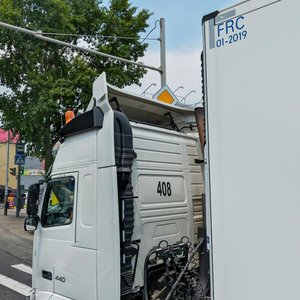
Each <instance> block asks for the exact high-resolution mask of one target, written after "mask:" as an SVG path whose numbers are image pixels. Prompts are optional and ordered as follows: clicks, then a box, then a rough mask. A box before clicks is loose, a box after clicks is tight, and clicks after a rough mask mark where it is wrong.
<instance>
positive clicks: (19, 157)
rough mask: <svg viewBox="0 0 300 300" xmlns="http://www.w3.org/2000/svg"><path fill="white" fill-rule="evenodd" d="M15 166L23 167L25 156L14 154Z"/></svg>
mask: <svg viewBox="0 0 300 300" xmlns="http://www.w3.org/2000/svg"><path fill="white" fill-rule="evenodd" d="M15 165H25V155H24V154H16V155H15Z"/></svg>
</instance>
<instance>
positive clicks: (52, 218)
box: [42, 177, 75, 227]
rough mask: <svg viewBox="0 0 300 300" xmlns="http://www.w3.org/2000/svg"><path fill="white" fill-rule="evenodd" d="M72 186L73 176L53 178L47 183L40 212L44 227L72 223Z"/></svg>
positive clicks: (73, 183)
mask: <svg viewBox="0 0 300 300" xmlns="http://www.w3.org/2000/svg"><path fill="white" fill-rule="evenodd" d="M74 187H75V179H74V178H73V177H67V178H60V179H54V180H52V181H50V182H49V183H48V186H47V191H46V194H45V202H44V206H43V213H42V225H43V226H44V227H47V226H58V225H68V224H71V223H72V220H73V208H74Z"/></svg>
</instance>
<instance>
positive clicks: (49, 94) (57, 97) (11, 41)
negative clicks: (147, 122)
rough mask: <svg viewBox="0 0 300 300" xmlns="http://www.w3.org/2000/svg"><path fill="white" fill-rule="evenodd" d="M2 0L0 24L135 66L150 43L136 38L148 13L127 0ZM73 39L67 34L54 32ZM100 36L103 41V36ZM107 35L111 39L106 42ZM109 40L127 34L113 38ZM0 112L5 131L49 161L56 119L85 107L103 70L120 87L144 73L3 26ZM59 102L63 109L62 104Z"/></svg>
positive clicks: (58, 122)
mask: <svg viewBox="0 0 300 300" xmlns="http://www.w3.org/2000/svg"><path fill="white" fill-rule="evenodd" d="M98 2H99V1H97V0H85V1H84V2H83V1H82V0H22V1H19V0H1V2H0V21H2V22H6V23H9V24H13V25H16V26H19V27H23V28H27V29H30V30H34V31H37V30H41V31H42V32H43V33H57V35H54V36H51V37H54V38H57V39H60V40H63V41H65V42H68V43H73V44H78V43H86V44H88V45H89V46H90V47H94V48H96V49H98V50H99V51H102V52H105V53H108V54H112V55H116V56H120V57H123V58H126V59H129V60H134V61H137V60H138V59H139V58H140V57H142V56H143V55H144V51H145V49H146V47H147V44H141V43H140V42H139V41H138V40H137V38H138V36H139V34H140V33H141V32H144V31H145V29H146V28H147V26H148V25H147V20H148V18H149V16H150V14H149V12H148V11H147V10H140V11H139V12H138V11H137V8H136V7H133V6H131V4H129V2H128V0H112V1H111V2H110V5H109V7H103V6H102V7H101V6H100V3H98ZM59 33H61V34H66V33H68V34H72V35H59ZM103 36H104V37H103ZM109 36H110V37H109ZM111 36H116V37H118V36H127V37H131V38H129V39H116V38H111ZM0 70H1V72H0V85H4V86H6V87H7V88H8V91H6V92H4V93H2V94H0V111H2V112H3V117H2V122H3V124H4V127H5V128H6V129H13V130H14V131H15V132H19V133H20V134H21V137H22V139H23V140H25V141H26V142H27V143H29V144H30V145H31V151H32V154H33V155H36V156H38V157H40V158H41V159H43V158H46V165H47V166H49V164H50V163H51V160H52V156H51V150H52V146H53V145H54V143H55V142H56V141H57V139H58V132H59V129H60V127H61V116H62V114H63V113H64V111H65V109H66V107H67V106H69V105H71V106H73V107H74V108H75V110H79V109H84V108H85V107H86V106H87V104H88V102H89V100H90V98H91V92H92V84H93V81H94V79H95V78H96V77H97V76H98V75H100V74H101V73H102V72H103V71H105V72H106V74H107V78H108V81H109V82H110V83H112V84H114V85H116V86H118V87H124V86H125V85H129V84H133V83H136V84H139V80H140V79H141V78H142V76H143V75H144V74H145V72H146V71H145V69H143V68H141V67H139V66H134V65H129V64H125V63H122V62H119V61H116V60H112V59H108V58H105V57H102V56H93V55H90V54H88V53H78V52H76V51H75V50H73V49H67V48H63V47H60V46H58V45H55V44H50V43H47V42H43V41H40V40H37V39H35V38H34V37H32V36H29V35H26V34H23V33H19V32H16V31H13V30H8V29H3V28H0ZM61 104H62V106H61Z"/></svg>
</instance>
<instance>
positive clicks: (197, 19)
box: [103, 0, 240, 103]
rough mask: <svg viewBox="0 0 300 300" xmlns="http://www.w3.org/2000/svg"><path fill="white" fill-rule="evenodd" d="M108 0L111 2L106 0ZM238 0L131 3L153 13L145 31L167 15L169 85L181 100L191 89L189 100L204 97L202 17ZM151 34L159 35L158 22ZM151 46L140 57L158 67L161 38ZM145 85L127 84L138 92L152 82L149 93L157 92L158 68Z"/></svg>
mask: <svg viewBox="0 0 300 300" xmlns="http://www.w3.org/2000/svg"><path fill="white" fill-rule="evenodd" d="M105 2H108V0H107V1H105V0H104V2H103V3H104V4H105ZM238 2H240V1H239V0H185V1H179V0H131V3H132V5H134V6H137V7H138V8H139V9H142V8H145V9H148V10H149V11H150V12H152V13H153V15H152V16H151V18H150V19H149V27H148V28H147V32H146V34H141V36H142V37H144V36H146V35H147V33H148V32H149V31H150V30H151V29H153V28H154V26H155V21H156V20H159V19H160V18H164V19H165V28H166V61H167V72H166V74H167V85H168V86H169V87H170V89H171V90H172V91H174V90H175V89H177V88H178V87H180V86H183V88H180V89H178V90H177V92H176V95H177V96H178V98H179V100H180V99H182V98H180V97H184V96H185V95H187V94H188V93H190V92H191V91H196V92H191V93H190V94H189V95H188V96H187V97H186V103H195V102H199V101H200V100H201V97H202V95H201V63H200V54H201V51H202V24H201V21H202V17H203V16H204V15H206V14H208V13H211V12H213V11H215V10H219V9H223V8H226V7H228V6H231V5H233V4H235V3H238ZM149 37H150V38H158V37H159V26H157V27H156V29H155V30H154V31H153V32H152V33H151V35H150V36H149ZM148 44H149V47H148V49H147V52H146V54H145V57H143V58H142V59H141V60H140V61H142V62H143V63H145V64H148V65H151V66H155V67H159V66H160V52H159V51H160V50H159V42H158V41H148ZM141 83H142V86H141V87H139V86H131V87H129V88H126V89H128V90H130V91H132V92H135V93H137V94H141V93H143V91H144V90H145V89H146V88H147V87H148V86H149V85H151V84H152V83H155V84H156V86H151V87H150V88H149V89H148V91H147V93H148V92H149V95H148V96H151V94H155V93H156V92H157V91H158V90H159V88H160V75H159V73H158V72H155V71H148V73H147V74H146V75H145V77H144V78H143V79H142V80H141Z"/></svg>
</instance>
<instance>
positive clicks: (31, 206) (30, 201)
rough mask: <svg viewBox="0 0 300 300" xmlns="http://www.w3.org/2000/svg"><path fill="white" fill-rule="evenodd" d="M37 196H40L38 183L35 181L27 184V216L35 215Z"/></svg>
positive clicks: (36, 211) (37, 202)
mask: <svg viewBox="0 0 300 300" xmlns="http://www.w3.org/2000/svg"><path fill="white" fill-rule="evenodd" d="M39 196H40V185H39V184H38V183H36V184H32V185H31V186H29V188H28V194H27V211H26V212H27V215H28V216H36V215H37V213H38V204H39Z"/></svg>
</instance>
